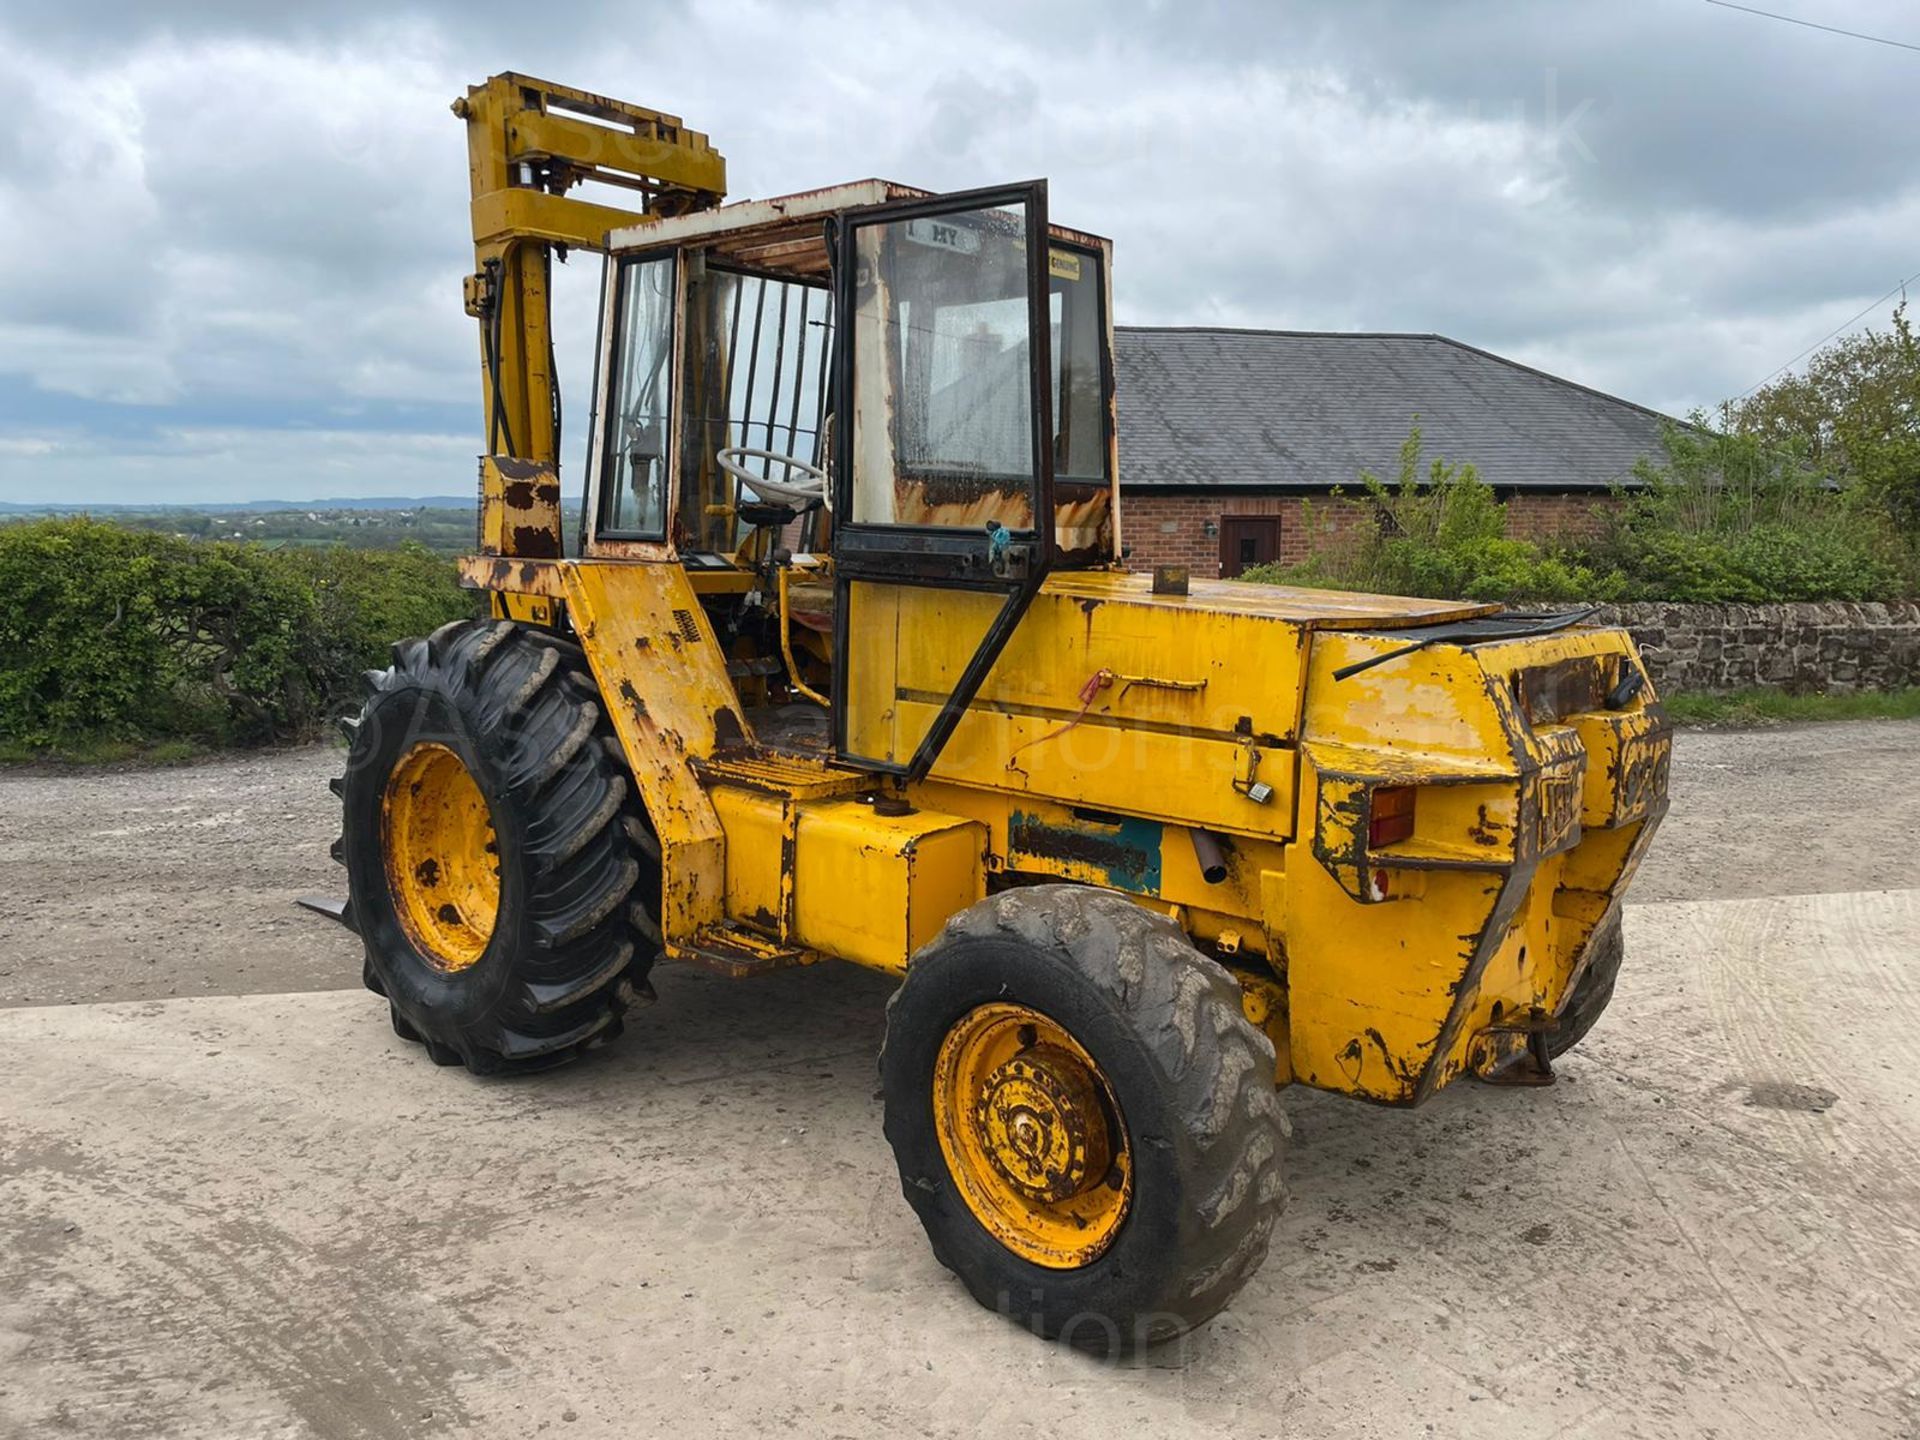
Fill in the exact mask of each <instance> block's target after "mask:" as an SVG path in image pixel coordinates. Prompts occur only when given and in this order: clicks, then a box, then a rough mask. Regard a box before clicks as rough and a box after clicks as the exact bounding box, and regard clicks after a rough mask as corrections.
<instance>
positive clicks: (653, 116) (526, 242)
mask: <svg viewBox="0 0 1920 1440" xmlns="http://www.w3.org/2000/svg"><path fill="white" fill-rule="evenodd" d="M453 113H454V114H455V115H457V116H459V117H460V118H461V119H462V120H464V121H466V123H467V169H468V174H469V176H470V178H471V181H472V189H473V203H472V212H471V213H472V220H473V252H474V269H473V273H472V274H471V275H469V276H468V277H467V278H466V282H465V292H466V309H467V314H469V315H471V316H473V317H474V318H475V319H476V320H478V321H479V322H480V363H481V387H482V403H483V406H484V409H485V413H486V436H487V447H486V450H487V453H486V454H485V455H483V456H482V457H481V460H480V533H479V548H480V551H481V553H482V554H486V555H501V556H516V557H522V558H529V559H553V558H558V557H559V556H560V555H561V553H562V550H563V543H562V532H563V526H562V521H561V515H560V436H561V405H560V387H559V381H558V378H557V377H556V375H555V373H554V347H553V318H552V312H551V309H550V300H551V297H550V288H549V287H550V284H551V280H552V271H553V257H554V255H555V254H556V253H558V255H559V256H560V258H561V259H562V260H563V261H564V260H565V259H566V257H567V253H568V252H569V251H570V250H576V249H578V250H594V251H603V250H605V248H606V240H607V233H608V232H609V231H611V230H616V229H626V228H629V227H631V226H633V225H636V224H644V223H646V222H647V221H649V220H653V219H659V218H663V217H666V216H670V215H684V214H687V213H689V212H691V211H695V210H706V209H710V208H712V207H713V206H716V205H718V204H719V203H720V202H721V200H723V199H724V198H725V196H726V189H727V165H726V161H725V159H724V158H723V157H722V156H721V155H720V153H719V152H718V151H717V150H715V149H714V148H713V147H712V146H711V145H710V144H708V142H707V137H706V136H705V135H703V134H701V133H700V132H698V131H696V130H689V129H687V128H686V126H685V125H683V124H682V123H681V122H680V119H679V117H678V116H675V115H668V114H664V113H663V112H661V111H658V110H649V109H646V108H644V107H642V106H638V105H628V104H624V103H622V102H621V101H618V100H609V99H607V98H606V97H604V96H600V95H593V94H590V93H588V92H587V91H585V90H574V89H570V88H569V87H567V86H565V85H554V84H551V83H549V82H547V81H545V80H535V79H532V78H530V77H528V76H525V75H516V74H512V73H507V74H501V75H495V76H493V77H492V78H491V79H489V80H488V81H487V82H486V83H485V84H482V85H475V86H472V87H470V88H469V89H468V91H467V93H466V95H465V96H464V97H463V98H461V99H459V100H456V101H454V102H453ZM584 181H593V182H595V183H597V184H602V185H613V186H618V187H620V188H621V189H623V190H627V191H631V192H632V193H633V194H635V195H636V196H638V197H639V203H638V207H637V208H622V207H618V206H613V205H602V204H598V203H596V202H594V201H591V200H586V199H582V198H580V197H578V196H576V195H572V194H569V193H568V192H569V191H571V190H572V189H573V188H574V187H576V186H578V185H580V184H581V183H582V182H584Z"/></svg>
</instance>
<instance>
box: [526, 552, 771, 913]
mask: <svg viewBox="0 0 1920 1440" xmlns="http://www.w3.org/2000/svg"><path fill="white" fill-rule="evenodd" d="M558 569H559V571H560V574H561V576H562V578H563V580H564V582H565V585H566V599H567V608H568V612H569V613H570V614H571V615H572V617H573V624H574V629H575V631H576V633H577V634H578V635H579V637H580V644H581V647H582V648H583V649H584V650H585V651H586V654H587V660H588V663H589V664H591V665H592V667H593V674H594V678H595V679H596V680H597V681H598V682H599V685H600V696H601V701H602V703H603V704H604V705H605V706H606V708H607V712H608V715H609V716H610V717H611V718H612V720H613V725H614V730H615V732H616V733H617V734H618V735H619V737H620V743H621V746H622V748H624V749H625V751H626V755H627V764H628V765H629V766H630V767H631V768H632V771H633V777H634V783H635V784H636V785H638V786H639V788H640V796H641V799H642V800H643V801H644V802H645V804H646V807H647V815H648V818H649V819H650V820H651V821H652V822H653V826H654V829H655V830H656V831H657V832H658V834H659V836H660V843H661V848H662V850H663V852H664V854H665V857H666V883H665V885H664V887H663V895H664V911H665V913H664V915H663V917H662V928H663V930H664V931H665V933H666V937H667V940H668V942H669V949H670V951H671V947H672V945H673V944H674V943H676V942H683V941H687V940H690V939H691V938H692V936H693V935H694V933H695V932H696V931H697V930H698V929H699V928H700V927H701V926H702V925H706V924H710V923H712V922H715V921H718V920H719V919H720V918H721V916H722V915H723V913H724V911H725V898H726V865H725V854H726V852H725V844H726V842H725V837H724V834H723V831H722V828H721V824H720V819H719V816H718V815H717V814H716V813H715V810H714V805H713V800H712V797H711V796H710V795H709V794H708V793H707V789H706V784H705V782H704V781H703V780H702V778H701V776H700V774H699V770H698V762H699V761H702V760H706V759H709V758H711V757H712V756H713V755H714V753H715V752H716V751H717V750H719V749H721V748H722V747H724V746H732V745H738V744H742V743H745V742H748V741H750V740H751V739H752V732H751V731H750V730H749V728H748V726H747V721H746V716H745V715H744V714H743V713H742V712H741V709H740V702H739V699H738V697H736V696H735V694H734V691H733V685H732V683H731V682H730V681H729V680H728V678H727V670H726V661H725V658H724V652H723V651H722V650H721V648H720V643H719V641H718V640H717V639H716V638H715V636H714V634H713V629H712V627H711V626H710V625H709V624H708V622H707V617H706V613H705V612H704V611H703V610H702V609H701V608H700V600H699V597H698V596H697V595H695V594H694V592H693V587H692V586H691V585H689V584H688V583H687V576H686V572H685V571H683V570H682V569H681V568H680V567H679V566H677V565H633V564H610V563H608V564H596V563H593V562H586V563H568V564H562V565H560V566H559V567H558Z"/></svg>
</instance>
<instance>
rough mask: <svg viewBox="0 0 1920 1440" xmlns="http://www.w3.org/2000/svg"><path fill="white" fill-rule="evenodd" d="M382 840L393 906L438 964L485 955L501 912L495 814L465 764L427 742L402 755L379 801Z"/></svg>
mask: <svg viewBox="0 0 1920 1440" xmlns="http://www.w3.org/2000/svg"><path fill="white" fill-rule="evenodd" d="M381 820H382V837H381V838H382V844H383V848H384V850H385V853H386V862H387V884H388V888H389V889H390V890H391V891H392V892H393V902H394V910H395V912H396V913H397V914H398V915H399V917H400V924H401V926H402V928H404V929H405V930H406V932H407V934H408V936H409V938H411V939H412V941H413V943H414V946H415V948H417V949H418V950H419V951H420V953H421V954H422V955H424V956H425V957H426V959H427V960H428V961H429V962H430V963H431V964H432V965H433V966H434V967H435V968H436V969H438V970H442V971H445V972H447V973H449V974H452V973H454V972H457V971H461V970H465V969H467V968H468V967H469V966H471V965H473V964H474V963H475V962H476V961H478V960H479V959H480V957H481V956H482V955H484V954H485V953H486V949H487V945H488V942H490V941H491V940H492V939H493V927H494V923H495V921H496V920H497V918H498V916H499V911H500V853H499V844H498V842H497V841H496V839H495V837H494V831H493V815H492V812H491V811H489V810H488V808H487V800H486V796H484V795H482V794H481V793H480V787H479V785H478V784H477V783H475V781H474V778H473V776H472V774H471V773H470V772H469V771H468V770H467V767H466V763H465V762H464V761H462V760H461V758H460V757H459V756H458V755H457V754H455V753H454V752H453V751H452V750H451V749H449V748H448V747H447V746H445V745H441V744H437V743H435V742H431V741H428V742H423V743H422V744H419V745H415V746H414V747H413V748H412V749H411V750H409V751H407V753H406V754H405V755H403V756H402V757H401V758H400V762H399V763H398V764H397V765H395V766H394V767H393V773H392V774H391V775H390V776H388V778H387V788H386V792H385V794H384V795H383V796H382V799H381Z"/></svg>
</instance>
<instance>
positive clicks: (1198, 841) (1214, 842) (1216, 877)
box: [1187, 828, 1227, 885]
mask: <svg viewBox="0 0 1920 1440" xmlns="http://www.w3.org/2000/svg"><path fill="white" fill-rule="evenodd" d="M1187 834H1188V835H1189V836H1190V837H1192V840H1193V858H1194V859H1196V860H1198V861H1199V862H1200V878H1201V879H1202V880H1204V881H1206V882H1207V884H1209V885H1218V884H1219V883H1220V882H1221V881H1222V880H1225V879H1226V878H1227V857H1226V853H1225V852H1224V851H1222V850H1221V848H1220V837H1219V836H1218V835H1216V834H1214V833H1213V832H1212V831H1211V830H1201V829H1197V828H1196V829H1189V830H1188V831H1187Z"/></svg>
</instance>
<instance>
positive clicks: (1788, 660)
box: [1594, 600, 1920, 694]
mask: <svg viewBox="0 0 1920 1440" xmlns="http://www.w3.org/2000/svg"><path fill="white" fill-rule="evenodd" d="M1594 619H1595V620H1597V621H1600V622H1603V623H1605V624H1611V625H1624V626H1626V627H1627V629H1628V630H1630V631H1632V632H1633V638H1634V640H1635V641H1636V642H1637V643H1638V644H1639V646H1640V653H1641V655H1642V656H1644V657H1645V659H1646V662H1647V670H1648V673H1649V674H1650V675H1651V676H1652V677H1653V683H1654V686H1655V688H1657V689H1659V690H1662V691H1673V690H1695V691H1708V692H1713V691H1727V690H1748V689H1756V688H1770V689H1781V690H1791V691H1794V692H1797V693H1805V692H1814V691H1824V692H1828V693H1833V694H1842V693H1845V692H1848V691H1853V690H1895V689H1899V688H1900V687H1902V686H1907V685H1920V602H1915V601H1911V600H1905V601H1895V602H1893V603H1890V604H1885V605H1880V604H1854V603H1852V602H1849V601H1839V600H1833V601H1821V602H1818V603H1809V604H1797V605H1678V604H1640V605H1609V606H1607V607H1605V608H1604V609H1602V610H1601V611H1600V613H1599V614H1597V615H1596V616H1594Z"/></svg>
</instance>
